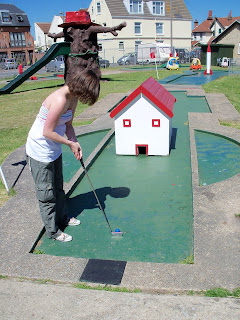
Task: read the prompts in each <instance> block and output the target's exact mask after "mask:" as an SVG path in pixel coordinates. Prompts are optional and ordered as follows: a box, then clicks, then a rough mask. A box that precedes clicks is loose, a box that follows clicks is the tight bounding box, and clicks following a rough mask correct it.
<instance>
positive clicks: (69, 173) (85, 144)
mask: <svg viewBox="0 0 240 320" xmlns="http://www.w3.org/2000/svg"><path fill="white" fill-rule="evenodd" d="M108 131H109V130H100V131H96V132H92V133H88V134H84V135H82V136H81V137H78V141H79V143H80V145H81V148H82V150H83V159H84V160H86V159H87V158H88V157H89V155H90V153H91V152H92V151H93V150H94V149H95V148H96V147H97V145H98V144H99V142H100V141H101V140H102V139H103V138H104V137H105V135H106V134H107V132H108ZM62 152H63V179H64V181H65V182H69V181H70V180H71V179H72V177H73V176H74V175H75V173H76V172H77V171H78V169H79V168H80V166H81V164H80V162H78V161H75V157H74V155H73V153H72V152H71V151H70V149H69V147H68V146H66V145H62Z"/></svg>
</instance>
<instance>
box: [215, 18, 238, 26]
mask: <svg viewBox="0 0 240 320" xmlns="http://www.w3.org/2000/svg"><path fill="white" fill-rule="evenodd" d="M236 20H240V17H230V18H229V17H227V18H218V21H219V22H220V23H221V25H222V26H223V27H224V28H227V27H229V26H230V25H231V24H232V23H233V22H234V21H236Z"/></svg>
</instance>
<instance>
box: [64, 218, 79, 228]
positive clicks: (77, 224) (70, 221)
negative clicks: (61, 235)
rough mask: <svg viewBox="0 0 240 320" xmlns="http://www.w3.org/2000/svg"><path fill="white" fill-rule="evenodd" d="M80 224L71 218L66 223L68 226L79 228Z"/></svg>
mask: <svg viewBox="0 0 240 320" xmlns="http://www.w3.org/2000/svg"><path fill="white" fill-rule="evenodd" d="M80 223H81V221H80V220H78V219H76V218H71V219H70V220H69V221H68V224H67V225H68V226H79V225H80Z"/></svg>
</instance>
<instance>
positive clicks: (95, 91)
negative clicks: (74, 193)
mask: <svg viewBox="0 0 240 320" xmlns="http://www.w3.org/2000/svg"><path fill="white" fill-rule="evenodd" d="M72 83H73V84H72ZM83 88H84V89H83ZM86 88H87V90H86ZM98 95H99V77H97V76H96V74H95V73H94V72H92V71H91V70H85V71H83V72H81V73H78V74H77V75H76V76H75V79H74V81H73V82H71V83H68V84H65V85H64V86H63V87H61V88H60V89H58V90H56V91H54V92H53V93H52V94H50V95H49V96H48V97H47V98H46V99H45V100H44V102H43V104H42V106H41V108H40V111H39V113H38V115H37V117H36V120H35V122H34V123H33V126H32V128H31V129H30V131H29V134H28V138H27V143H26V153H27V156H28V158H29V165H30V170H31V173H32V176H33V179H34V182H35V189H36V196H37V199H38V202H39V208H40V213H41V216H42V220H43V223H44V226H45V229H46V235H47V236H48V237H49V238H51V239H54V240H59V241H62V242H68V241H71V240H72V237H71V236H70V235H68V234H66V233H64V232H62V231H61V228H62V227H64V226H66V225H71V226H75V225H79V224H80V221H79V220H78V219H76V218H73V217H72V218H71V219H70V218H69V213H68V208H67V203H66V196H65V193H64V190H63V173H62V150H61V144H66V145H67V146H69V148H70V149H71V150H72V152H73V154H74V156H75V158H76V160H80V159H81V157H82V150H81V147H80V144H79V143H78V141H77V138H76V135H75V132H74V128H73V125H72V121H73V116H74V112H75V109H76V106H77V103H78V100H79V101H81V102H82V103H88V104H90V105H91V104H93V103H94V102H95V101H96V100H97V98H98ZM65 134H66V136H67V138H66V137H65V136H64V135H65Z"/></svg>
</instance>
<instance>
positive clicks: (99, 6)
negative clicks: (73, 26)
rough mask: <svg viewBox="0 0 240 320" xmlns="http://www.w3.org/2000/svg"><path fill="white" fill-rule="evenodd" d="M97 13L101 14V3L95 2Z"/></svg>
mask: <svg viewBox="0 0 240 320" xmlns="http://www.w3.org/2000/svg"><path fill="white" fill-rule="evenodd" d="M97 14H101V3H100V2H97Z"/></svg>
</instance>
